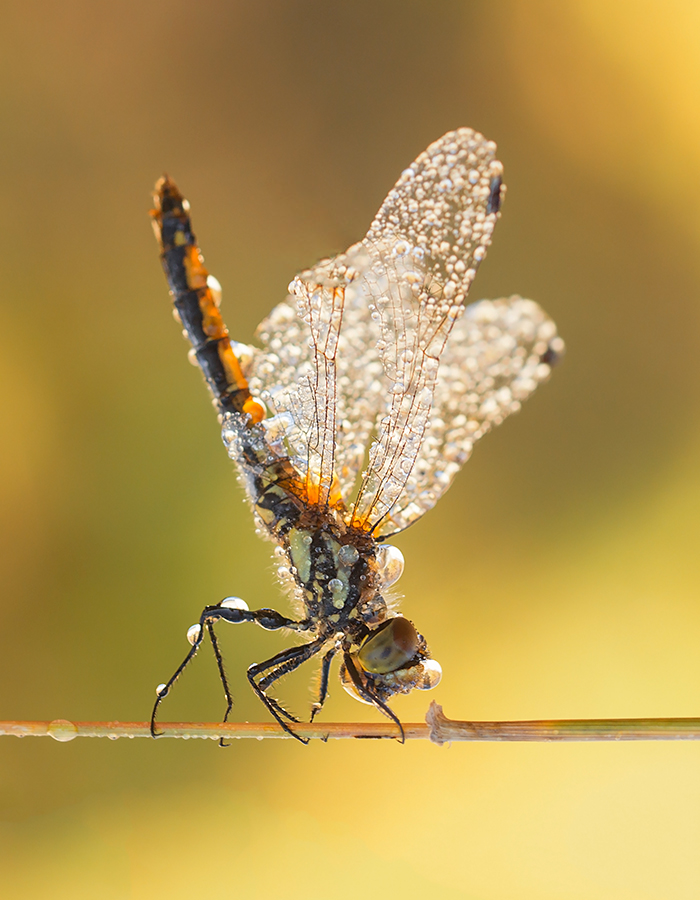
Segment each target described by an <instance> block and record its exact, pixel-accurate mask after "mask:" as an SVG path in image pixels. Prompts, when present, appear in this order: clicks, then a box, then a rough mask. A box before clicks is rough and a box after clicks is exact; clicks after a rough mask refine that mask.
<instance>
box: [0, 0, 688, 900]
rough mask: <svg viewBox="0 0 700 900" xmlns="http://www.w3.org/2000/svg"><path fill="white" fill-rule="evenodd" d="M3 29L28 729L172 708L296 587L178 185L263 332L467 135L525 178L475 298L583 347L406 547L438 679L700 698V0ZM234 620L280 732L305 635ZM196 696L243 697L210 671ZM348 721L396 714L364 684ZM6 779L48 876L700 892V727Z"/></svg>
mask: <svg viewBox="0 0 700 900" xmlns="http://www.w3.org/2000/svg"><path fill="white" fill-rule="evenodd" d="M0 45H1V46H2V54H0V72H1V74H0V129H2V139H1V140H0V185H1V189H2V201H3V216H2V219H1V220H0V232H1V235H2V247H3V248H4V250H3V253H2V254H1V255H0V272H1V275H2V286H3V287H2V296H1V297H0V302H1V303H2V321H3V332H4V340H3V341H2V351H1V352H0V383H1V384H2V389H1V390H0V422H1V423H2V429H3V430H2V441H0V516H1V518H0V585H2V587H1V588H0V617H1V618H2V627H3V634H4V641H3V645H2V646H3V650H2V653H1V654H0V717H1V718H3V719H10V718H17V719H34V718H36V719H53V718H57V717H64V718H69V719H74V720H82V719H102V720H104V719H122V720H143V719H145V718H146V717H147V716H148V714H149V711H150V707H151V703H152V700H153V697H154V694H153V689H154V686H155V685H156V684H157V683H158V682H160V681H162V680H164V679H165V678H166V677H167V676H168V675H169V674H170V672H171V671H172V670H173V668H174V666H175V664H176V663H177V662H178V661H179V660H180V659H181V657H182V655H183V653H184V651H185V649H186V646H187V645H186V643H185V638H184V634H185V631H186V628H187V626H188V625H189V624H191V622H193V621H195V620H196V619H197V617H198V615H199V612H200V610H201V608H202V607H203V606H204V605H205V604H207V603H211V602H216V601H217V600H218V599H220V598H221V597H222V596H225V595H227V594H237V595H240V596H242V597H244V598H246V600H247V601H248V602H249V603H250V605H251V606H268V605H269V606H279V605H280V604H282V603H283V601H280V598H279V596H278V588H277V585H276V581H275V578H274V577H273V565H272V563H271V561H270V553H269V551H270V546H269V545H266V544H263V543H262V542H261V541H259V540H258V538H256V536H255V534H254V531H253V525H252V521H251V517H250V514H249V512H248V510H247V508H246V507H245V506H244V504H243V502H242V495H241V493H240V490H239V488H238V486H237V484H236V482H235V478H234V475H233V473H232V469H231V465H230V463H229V460H228V459H227V457H226V454H225V452H224V450H223V448H222V446H221V443H220V439H219V435H218V428H217V424H216V419H215V417H214V415H213V412H212V410H211V408H210V406H209V402H208V398H207V394H206V391H205V389H204V387H203V385H202V383H201V378H200V377H199V376H198V374H197V372H196V371H194V370H193V369H192V368H191V367H190V366H188V365H187V362H186V357H185V350H186V346H185V344H184V343H183V341H182V340H181V339H180V337H179V333H178V331H179V329H178V327H177V326H176V325H175V324H174V323H173V321H172V319H171V316H170V311H169V304H168V297H167V292H166V288H165V284H164V281H163V277H162V273H161V271H160V267H159V264H158V261H157V255H156V247H155V244H154V241H153V238H152V236H151V234H150V227H149V224H148V217H147V209H148V191H149V189H150V187H151V185H152V183H153V182H154V180H155V178H156V177H158V175H160V174H161V173H162V172H163V171H167V172H168V173H169V174H170V175H172V176H173V177H174V178H175V179H176V180H177V182H178V184H179V185H180V186H181V187H182V189H183V190H184V191H185V193H186V194H187V196H188V197H189V199H190V201H191V203H192V207H193V216H194V221H195V226H196V230H197V234H198V237H199V239H200V242H201V244H202V247H203V250H204V253H205V256H206V261H207V265H208V268H209V269H210V270H211V271H212V272H213V273H214V274H215V275H216V276H217V277H218V278H219V280H220V281H221V283H222V284H223V287H224V306H223V310H224V313H225V317H226V320H227V322H228V324H229V327H230V328H231V330H232V332H233V334H234V336H235V337H237V338H239V339H240V340H243V341H247V340H250V339H251V338H252V335H253V330H254V328H255V325H256V324H257V322H258V321H259V320H260V319H261V318H262V317H263V316H264V315H265V313H267V312H268V311H269V309H270V308H271V307H272V306H273V305H274V304H275V303H276V302H278V301H279V300H280V299H282V298H283V297H284V295H285V292H286V285H287V283H288V281H289V280H290V278H291V277H292V275H293V274H294V273H295V272H296V271H297V270H298V269H301V268H304V267H306V266H308V265H309V264H311V263H313V262H314V261H315V260H316V259H317V258H319V257H321V256H324V255H328V254H331V253H333V252H336V251H339V250H342V249H344V248H345V247H346V246H348V245H349V244H350V243H352V242H354V241H355V240H357V239H359V238H360V237H361V236H362V235H363V234H364V232H365V231H366V229H367V226H368V224H369V222H370V221H371V218H372V216H373V215H374V213H375V211H376V209H377V208H378V206H379V204H380V202H381V200H382V199H383V197H384V195H385V194H386V192H387V191H388V189H389V188H390V187H391V185H392V184H393V182H394V181H395V179H396V177H397V176H398V174H399V173H400V172H401V170H402V169H403V168H404V167H405V166H406V164H408V163H409V162H410V161H411V160H412V159H413V158H414V157H415V156H416V155H417V154H418V153H419V152H420V151H421V150H422V149H424V147H425V146H427V144H428V143H430V142H431V141H432V140H434V139H435V138H437V137H438V136H440V135H441V134H442V133H443V132H445V131H447V130H449V129H452V128H455V127H458V126H460V125H469V126H472V127H474V128H477V129H479V130H480V131H482V132H483V133H484V134H486V135H487V136H488V137H490V138H493V139H494V140H496V141H497V142H498V145H499V154H500V158H501V159H502V160H503V162H504V165H505V171H506V181H507V183H508V186H509V192H508V197H507V200H506V203H505V207H504V215H503V219H502V221H501V223H500V224H499V226H498V229H497V233H496V239H495V242H494V246H493V248H492V250H491V251H490V253H489V259H488V261H487V262H486V263H485V264H484V266H483V267H482V268H481V270H480V272H479V275H478V279H477V281H476V284H475V288H474V299H478V298H479V297H482V296H490V297H497V296H504V295H509V294H511V293H515V292H518V293H522V294H523V295H526V296H531V297H533V298H534V299H536V300H537V301H538V302H540V303H541V304H542V305H543V307H544V308H545V309H546V310H547V311H548V312H549V313H550V314H551V315H552V317H553V318H554V319H555V321H556V322H557V324H558V326H559V329H560V332H561V334H562V335H563V336H564V338H565V340H566V342H567V349H568V354H567V357H566V359H565V361H564V363H563V365H562V366H561V367H560V368H559V369H558V370H557V371H556V372H555V374H554V376H553V378H552V380H551V383H550V384H548V385H547V386H545V387H543V388H542V389H541V390H539V391H538V392H537V394H536V395H535V397H534V398H533V399H532V400H530V401H529V402H528V403H527V405H526V407H525V408H524V410H523V412H522V414H521V415H519V416H517V417H515V418H514V419H513V421H508V422H507V423H506V424H505V425H504V426H503V428H501V429H498V431H497V432H495V433H494V434H493V435H490V436H489V437H488V438H486V440H485V441H484V443H483V445H480V446H479V447H478V448H477V450H476V452H475V454H474V457H473V459H472V460H471V461H470V462H469V464H468V466H467V467H466V468H465V471H464V472H463V473H462V474H461V475H460V476H459V477H458V479H457V481H456V483H455V485H454V486H453V488H452V489H451V490H450V492H449V493H448V494H447V495H446V496H445V498H444V499H442V500H441V502H440V503H439V505H438V506H437V508H436V509H435V510H434V511H432V512H430V513H429V514H428V515H427V516H426V517H425V519H423V520H422V521H421V522H419V523H417V524H416V525H415V526H413V528H411V529H410V530H409V531H407V532H406V534H405V535H402V536H401V537H400V538H398V539H397V540H396V543H397V544H398V545H399V546H401V548H402V550H403V551H404V553H405V555H406V559H407V567H406V574H405V576H404V578H403V579H402V581H401V585H400V586H401V589H402V591H403V592H404V593H405V601H404V607H403V608H404V610H405V611H406V614H407V615H408V616H410V618H412V619H413V620H414V621H415V622H416V624H417V625H418V627H419V628H420V630H421V631H422V632H423V633H424V634H425V635H426V636H427V638H428V640H429V642H430V646H431V649H432V651H433V653H434V655H435V656H436V658H438V659H439V660H440V662H441V663H442V666H443V669H444V673H445V675H444V680H443V683H442V684H441V685H440V687H439V689H438V690H437V691H436V692H435V694H434V696H435V699H437V700H438V701H439V702H441V703H442V704H443V705H444V707H445V711H446V713H447V714H448V715H450V716H452V717H453V718H484V719H498V718H508V719H517V718H528V717H551V718H553V717H567V718H573V717H586V716H591V717H593V716H595V717H602V716H655V715H658V716H671V715H697V714H698V699H697V698H698V695H699V694H700V662H699V661H698V654H697V645H698V637H700V607H699V604H698V600H697V597H698V591H699V588H700V560H699V556H698V552H697V549H696V547H697V536H698V531H699V530H700V461H699V456H700V454H699V453H698V450H700V428H699V425H700V396H699V394H700V354H699V353H698V337H699V331H700V329H699V327H698V326H699V305H698V295H699V292H700V266H699V265H698V245H699V242H700V225H699V223H700V217H699V216H698V208H699V203H700V177H699V176H698V172H700V135H699V134H698V132H699V131H700V120H699V119H698V115H697V110H698V108H699V107H698V104H699V103H700V62H699V61H698V60H700V13H699V12H698V8H697V6H696V5H695V4H691V3H689V2H682V0H670V2H667V3H663V4H662V3H660V2H657V3H646V4H635V3H632V2H622V0H612V2H610V3H605V4H604V3H602V2H594V0H570V2H566V3H558V2H556V0H531V2H525V0H502V2H498V3H487V2H460V3H457V2H449V0H445V2H441V3H439V4H435V3H429V2H417V0H391V2H389V0H380V2H374V3H371V2H366V0H362V2H348V3H344V4H328V3H322V2H305V0H299V2H289V0H278V2H269V0H265V2H256V3H242V2H213V0H204V2H201V3H198V4H193V3H184V2H181V0H170V2H168V3H165V2H160V0H151V2H145V3H144V2H141V3H136V2H130V0H116V2H115V3H111V4H96V3H89V2H86V0H82V2H78V0H64V2H62V3H61V4H54V3H48V2H35V0H28V2H25V3H23V4H21V5H19V4H16V5H14V6H13V7H10V6H6V7H5V8H4V10H3V28H2V34H1V36H0ZM282 608H283V607H282ZM221 639H222V643H223V646H224V650H225V654H226V659H227V663H228V670H229V672H230V674H231V676H232V679H233V682H234V687H235V690H236V699H237V705H236V712H235V714H236V716H238V717H240V718H241V719H250V720H255V719H259V718H260V717H261V716H262V715H263V710H262V709H261V708H260V707H259V705H258V704H257V703H256V702H255V701H254V698H253V697H252V696H251V693H250V691H249V689H248V688H247V686H246V684H245V677H244V673H245V669H246V667H247V666H248V665H249V664H250V663H251V662H253V661H259V660H261V659H264V658H266V657H267V656H269V655H271V654H272V653H273V652H275V650H277V649H279V648H280V647H281V646H282V641H283V639H282V638H280V637H278V636H275V635H271V634H265V633H263V632H262V631H260V630H259V629H250V630H248V631H246V630H245V629H228V630H225V629H222V630H221ZM308 676H309V673H308V672H302V673H301V674H300V677H299V678H298V679H297V680H296V681H294V682H292V681H290V682H289V683H288V684H285V686H284V692H285V695H286V696H287V697H289V698H291V699H292V700H293V702H295V703H296V705H297V706H303V704H305V703H306V702H308ZM341 694H342V696H341ZM428 699H430V698H427V697H426V696H420V695H418V696H411V697H408V698H400V699H399V700H397V702H396V710H397V712H398V713H399V715H400V716H401V717H402V718H403V719H404V720H406V721H410V720H419V719H421V718H422V717H423V715H424V712H425V706H426V703H427V700H428ZM168 703H169V705H168V707H167V712H166V717H167V718H172V719H177V718H180V717H181V718H183V719H184V718H191V719H195V720H200V721H201V720H205V721H206V720H215V719H216V718H218V717H219V716H220V715H221V711H222V705H223V704H222V698H221V690H220V688H219V687H218V686H217V679H216V674H215V671H214V664H213V662H212V660H211V659H210V658H209V656H208V655H207V654H202V656H201V658H199V659H198V660H197V662H196V664H195V665H194V666H193V667H192V669H191V670H190V671H188V673H187V677H186V678H184V679H183V680H182V681H181V683H180V684H179V685H178V690H177V691H176V692H175V693H174V695H173V697H172V699H169V701H168ZM325 715H326V717H327V718H328V719H329V720H330V719H332V720H336V721H340V720H343V719H345V718H348V717H351V718H356V719H362V718H363V717H364V716H365V715H373V713H372V712H371V711H367V710H365V709H364V708H362V707H359V705H358V704H353V702H352V701H351V700H350V699H349V698H347V697H346V696H345V695H344V693H343V692H342V691H341V690H340V688H339V686H337V685H336V684H335V683H334V686H333V690H332V697H331V700H330V701H329V704H328V706H327V708H326V711H325ZM0 760H1V763H0V816H1V819H0V866H1V868H2V883H3V885H5V886H6V889H7V890H8V892H9V893H8V896H10V895H12V896H21V897H23V898H24V897H27V898H35V897H36V898H43V897H46V896H52V897H64V896H65V897H66V898H68V897H70V898H82V897H94V896H99V897H101V898H119V900H121V898H146V897H152V896H168V897H173V898H180V897H182V898H184V897H190V896H200V895H203V896H207V897H212V898H229V897H231V898H232V897H246V898H248V897H250V898H267V897H276V896H285V897H289V898H295V897H304V898H321V897H327V896H331V897H334V898H335V897H337V898H345V897H347V898H350V897H352V898H355V897H356V896H357V895H358V894H362V895H364V896H365V897H368V898H372V897H380V896H381V897H386V896H387V895H388V896H400V895H403V894H405V893H407V892H411V894H417V893H418V892H422V893H426V894H428V895H430V896H439V897H445V898H452V897H455V898H457V897H468V898H479V900H501V898H511V897H517V898H530V897H532V898H538V900H546V898H557V900H558V898H562V897H566V898H571V900H577V898H581V900H584V898H590V897H596V898H615V900H617V898H620V900H628V898H651V897H653V898H657V897H674V898H676V900H685V898H688V900H691V898H696V897H697V896H698V866H697V847H698V840H699V839H700V803H699V802H698V801H699V800H700V748H699V747H697V746H695V745H692V744H688V745H681V744H658V745H654V744H648V745H647V744H639V745H633V744H615V745H590V746H589V745H581V746H577V745H552V746H547V745H541V746H540V745H532V746H529V745H518V744H513V745H503V746H498V745H493V746H491V745H473V746H470V745H455V746H453V747H452V748H449V749H448V748H443V749H438V748H437V747H432V746H423V745H421V744H418V743H415V744H407V745H406V746H403V747H401V746H398V745H395V744H388V743H387V744H375V743H373V742H368V741H367V742H366V741H363V742H356V743H350V742H339V743H337V744H331V743H329V744H327V745H321V744H317V745H311V746H309V747H308V748H304V747H301V746H300V745H296V744H293V743H291V742H272V741H268V742H263V743H260V744H258V743H257V742H241V743H240V744H238V743H236V744H235V745H234V746H232V747H231V748H229V749H228V750H227V751H225V752H224V751H221V750H218V749H217V748H216V747H215V746H214V745H213V744H211V743H209V742H190V743H183V742H175V741H161V742H159V743H150V742H146V741H134V742H129V741H119V742H117V743H114V744H112V743H106V742H102V741H82V740H79V741H74V742H73V743H71V744H67V745H61V744H56V743H54V742H53V741H48V740H42V741H33V740H23V741H18V740H15V739H10V738H4V739H3V740H2V741H1V742H0Z"/></svg>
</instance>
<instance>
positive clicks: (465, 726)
mask: <svg viewBox="0 0 700 900" xmlns="http://www.w3.org/2000/svg"><path fill="white" fill-rule="evenodd" d="M426 723H427V724H424V723H422V722H410V723H407V724H404V726H403V728H404V733H405V735H406V739H407V740H432V741H433V742H434V743H436V744H444V743H447V742H449V741H697V740H700V718H692V719H691V718H686V719H550V720H546V719H545V720H534V721H526V722H462V721H458V720H454V719H448V718H447V717H446V716H445V715H444V714H443V712H442V707H441V706H439V705H438V704H437V703H432V704H431V706H430V709H429V710H428V713H427V715H426ZM294 730H295V732H296V733H297V734H298V735H299V736H300V737H305V738H319V739H321V740H324V741H326V740H329V739H339V738H396V737H398V732H397V729H396V726H395V725H393V724H392V723H391V722H368V723H356V722H346V723H332V724H323V723H320V722H314V723H313V724H308V723H300V724H298V725H294ZM158 731H159V732H160V733H161V736H162V737H171V738H185V739H187V738H208V739H210V740H218V739H219V738H221V737H223V738H227V739H228V738H236V739H237V738H257V739H258V740H262V739H263V738H288V737H290V735H289V734H287V732H286V731H283V730H282V729H281V728H280V726H279V725H277V724H276V723H275V722H227V723H226V724H223V723H221V722H210V723H190V722H163V723H160V724H159V725H158ZM0 735H14V736H15V737H46V736H49V737H52V738H54V739H55V740H57V741H71V740H73V738H76V737H107V738H111V739H112V740H116V738H121V737H129V738H134V737H150V736H151V732H150V728H149V725H148V723H147V722H68V721H66V720H65V719H55V720H54V721H53V722H0Z"/></svg>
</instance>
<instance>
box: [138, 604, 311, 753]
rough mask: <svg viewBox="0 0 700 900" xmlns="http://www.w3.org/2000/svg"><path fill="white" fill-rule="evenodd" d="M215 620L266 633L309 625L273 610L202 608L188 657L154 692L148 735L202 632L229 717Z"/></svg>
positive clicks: (229, 704)
mask: <svg viewBox="0 0 700 900" xmlns="http://www.w3.org/2000/svg"><path fill="white" fill-rule="evenodd" d="M222 602H224V603H225V602H226V601H225V600H224V601H222ZM219 619H223V620H224V621H225V622H231V623H232V624H234V625H238V624H241V623H243V622H256V623H257V624H258V625H260V626H261V628H265V629H266V630H267V631H276V630H278V629H279V628H289V629H291V630H292V631H306V630H308V628H309V627H310V625H309V623H307V622H304V621H301V622H299V621H297V620H296V619H289V618H287V617H286V616H283V615H282V614H281V613H278V612H277V611H276V610H274V609H267V608H263V609H255V610H249V609H244V608H238V607H236V606H221V605H217V606H207V607H205V608H204V609H203V610H202V614H201V616H200V617H199V630H198V631H195V632H194V633H193V630H192V629H190V632H189V633H188V634H192V637H191V638H190V640H191V642H192V647H191V649H190V651H189V653H188V654H187V656H186V657H185V658H184V659H183V661H182V662H181V663H180V665H179V666H178V668H177V669H176V671H175V673H174V674H173V675H172V677H171V678H170V680H169V681H167V682H166V683H165V684H164V685H163V686H162V687H161V688H160V690H159V691H158V696H157V697H156V702H155V703H154V705H153V711H152V713H151V735H152V736H153V737H158V734H159V733H158V732H157V731H156V717H157V715H158V707H159V706H160V704H161V703H162V701H163V700H165V698H166V697H167V696H168V694H169V693H170V690H171V688H172V686H173V685H174V684H175V682H176V681H177V680H178V678H179V677H180V675H182V673H183V672H184V670H185V669H186V668H187V666H188V665H189V664H190V662H191V661H192V660H193V659H194V657H195V656H196V655H197V651H198V650H199V648H200V647H201V645H202V641H203V640H204V634H205V632H206V633H207V634H208V635H209V638H210V640H211V644H212V649H213V651H214V657H215V659H216V664H217V668H218V670H219V677H220V678H221V684H222V686H223V689H224V696H225V697H226V714H225V716H224V722H226V721H227V719H228V716H229V713H230V712H231V708H232V706H233V697H232V695H231V691H230V689H229V685H228V679H227V677H226V672H225V670H224V662H223V657H222V655H221V651H220V649H219V643H218V641H217V639H216V634H215V633H214V628H213V625H214V622H216V621H218V620H219ZM193 628H195V629H196V626H193ZM295 649H299V648H295Z"/></svg>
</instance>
